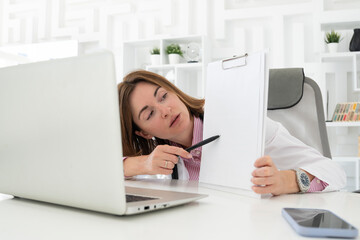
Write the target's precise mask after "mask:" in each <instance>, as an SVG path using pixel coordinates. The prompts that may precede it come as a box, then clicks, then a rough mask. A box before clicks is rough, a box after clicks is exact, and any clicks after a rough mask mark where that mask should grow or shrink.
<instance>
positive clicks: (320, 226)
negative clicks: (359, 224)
mask: <svg viewBox="0 0 360 240" xmlns="http://www.w3.org/2000/svg"><path fill="white" fill-rule="evenodd" d="M282 215H283V217H284V218H285V219H286V220H287V221H288V223H289V224H290V225H291V227H292V228H293V229H294V230H295V231H296V232H297V233H298V234H300V235H302V236H307V237H342V238H356V237H357V235H358V230H357V228H355V227H354V226H352V225H351V224H350V223H348V222H346V221H345V220H344V219H342V218H340V217H338V216H337V215H335V214H334V213H332V212H330V211H328V210H324V209H312V208H283V209H282Z"/></svg>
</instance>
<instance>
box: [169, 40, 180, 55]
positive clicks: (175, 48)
mask: <svg viewBox="0 0 360 240" xmlns="http://www.w3.org/2000/svg"><path fill="white" fill-rule="evenodd" d="M166 53H167V54H179V55H180V56H183V51H181V48H180V46H179V44H176V43H173V44H170V45H169V46H167V47H166Z"/></svg>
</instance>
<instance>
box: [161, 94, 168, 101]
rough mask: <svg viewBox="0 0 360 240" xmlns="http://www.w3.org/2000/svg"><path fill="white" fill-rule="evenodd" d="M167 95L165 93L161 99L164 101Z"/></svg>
mask: <svg viewBox="0 0 360 240" xmlns="http://www.w3.org/2000/svg"><path fill="white" fill-rule="evenodd" d="M166 96H167V93H165V94H164V95H163V96H162V98H161V101H164V100H165V98H166Z"/></svg>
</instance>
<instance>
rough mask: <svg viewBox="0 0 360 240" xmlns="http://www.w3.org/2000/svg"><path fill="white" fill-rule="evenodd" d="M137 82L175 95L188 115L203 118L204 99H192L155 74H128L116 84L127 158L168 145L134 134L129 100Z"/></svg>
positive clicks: (141, 71) (164, 140)
mask: <svg viewBox="0 0 360 240" xmlns="http://www.w3.org/2000/svg"><path fill="white" fill-rule="evenodd" d="M139 82H147V83H150V84H154V85H156V86H160V87H162V88H164V89H166V90H167V91H170V92H173V93H175V94H176V95H177V96H178V97H179V99H180V100H181V101H182V102H183V103H184V104H185V106H186V107H187V109H188V110H189V113H190V115H194V116H195V117H200V118H201V119H202V118H203V116H204V103H205V100H204V99H197V98H193V97H191V96H189V95H187V94H185V93H184V92H182V91H181V90H180V89H179V88H177V87H176V86H175V85H174V84H172V83H171V82H169V81H168V80H167V79H166V78H164V77H163V76H161V75H158V74H156V73H153V72H149V71H144V70H138V71H134V72H131V73H129V74H128V75H126V76H125V77H124V79H123V81H122V82H121V83H119V84H118V93H119V108H120V121H121V133H122V134H121V136H122V147H123V155H124V156H129V157H130V156H140V155H143V154H150V153H151V152H152V151H153V150H154V149H155V147H156V146H157V145H163V144H168V143H169V141H168V140H166V139H160V138H155V140H153V139H145V138H143V137H140V136H138V135H136V134H135V131H136V130H137V131H140V128H139V127H138V126H137V125H136V124H135V123H134V121H133V118H132V114H131V109H130V101H129V99H130V95H131V93H132V92H133V90H134V89H135V87H136V85H137V84H138V83H139Z"/></svg>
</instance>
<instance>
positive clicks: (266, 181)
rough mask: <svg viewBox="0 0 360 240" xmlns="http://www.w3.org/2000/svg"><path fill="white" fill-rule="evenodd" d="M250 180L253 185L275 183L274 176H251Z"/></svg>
mask: <svg viewBox="0 0 360 240" xmlns="http://www.w3.org/2000/svg"><path fill="white" fill-rule="evenodd" d="M251 182H252V183H253V184H254V185H262V186H265V185H273V184H275V183H276V180H275V178H273V177H263V178H261V177H253V178H251Z"/></svg>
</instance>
